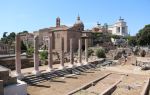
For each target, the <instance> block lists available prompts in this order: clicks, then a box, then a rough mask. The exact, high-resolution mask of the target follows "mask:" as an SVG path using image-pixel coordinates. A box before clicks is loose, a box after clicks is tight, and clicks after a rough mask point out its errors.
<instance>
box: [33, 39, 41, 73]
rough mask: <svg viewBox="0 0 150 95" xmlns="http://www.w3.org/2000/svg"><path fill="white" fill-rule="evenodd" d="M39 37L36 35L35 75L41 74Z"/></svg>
mask: <svg viewBox="0 0 150 95" xmlns="http://www.w3.org/2000/svg"><path fill="white" fill-rule="evenodd" d="M38 43H39V38H38V36H34V71H33V73H34V74H35V75H37V76H38V75H40V71H39V51H38V50H39V45H38Z"/></svg>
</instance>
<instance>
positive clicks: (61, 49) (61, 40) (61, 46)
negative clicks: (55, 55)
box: [60, 38, 64, 69]
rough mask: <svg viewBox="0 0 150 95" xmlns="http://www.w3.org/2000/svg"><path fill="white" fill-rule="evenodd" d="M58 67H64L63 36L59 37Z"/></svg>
mask: <svg viewBox="0 0 150 95" xmlns="http://www.w3.org/2000/svg"><path fill="white" fill-rule="evenodd" d="M60 69H64V38H61V39H60Z"/></svg>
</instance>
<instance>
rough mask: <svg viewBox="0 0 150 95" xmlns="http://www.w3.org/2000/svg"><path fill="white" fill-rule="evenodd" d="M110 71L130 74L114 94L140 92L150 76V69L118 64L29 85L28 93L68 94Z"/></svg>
mask: <svg viewBox="0 0 150 95" xmlns="http://www.w3.org/2000/svg"><path fill="white" fill-rule="evenodd" d="M110 72H111V73H116V74H128V76H127V77H125V78H124V79H123V82H121V83H120V84H119V85H118V89H117V90H116V91H115V92H114V93H113V95H137V93H138V94H139V93H140V92H141V90H142V88H143V86H144V84H145V81H146V80H147V78H148V76H150V71H146V72H144V71H140V70H139V69H137V67H135V66H132V65H123V66H120V65H118V66H113V67H105V68H102V69H101V71H99V70H95V71H89V72H87V73H83V75H76V76H72V77H70V78H64V77H60V78H55V79H54V80H53V81H50V80H49V81H46V82H43V83H39V84H37V85H29V86H28V93H29V95H67V93H69V92H70V91H72V90H74V89H76V88H78V87H80V86H82V85H84V84H86V83H88V82H90V81H92V80H94V79H97V78H98V77H99V76H103V75H104V74H107V73H110ZM137 79H138V80H137ZM109 81H110V80H109ZM110 82H111V81H110ZM104 89H105V88H104ZM128 93H129V94H128ZM81 95H82V94H81ZM83 95H84V94H83Z"/></svg>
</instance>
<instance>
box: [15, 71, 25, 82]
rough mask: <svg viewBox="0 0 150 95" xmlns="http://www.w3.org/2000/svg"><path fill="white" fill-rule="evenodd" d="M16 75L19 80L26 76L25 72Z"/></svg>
mask: <svg viewBox="0 0 150 95" xmlns="http://www.w3.org/2000/svg"><path fill="white" fill-rule="evenodd" d="M15 76H16V77H17V79H18V80H22V79H23V78H24V76H23V74H21V73H16V74H15Z"/></svg>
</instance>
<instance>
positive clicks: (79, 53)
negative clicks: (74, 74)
mask: <svg viewBox="0 0 150 95" xmlns="http://www.w3.org/2000/svg"><path fill="white" fill-rule="evenodd" d="M78 59H79V60H78V64H77V65H78V66H81V65H82V39H81V38H80V39H79V46H78Z"/></svg>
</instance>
